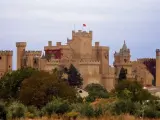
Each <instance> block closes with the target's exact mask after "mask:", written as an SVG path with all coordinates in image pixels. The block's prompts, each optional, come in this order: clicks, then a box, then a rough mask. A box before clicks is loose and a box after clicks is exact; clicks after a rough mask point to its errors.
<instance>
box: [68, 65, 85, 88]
mask: <svg viewBox="0 0 160 120" xmlns="http://www.w3.org/2000/svg"><path fill="white" fill-rule="evenodd" d="M65 72H66V73H67V74H68V83H69V85H71V86H77V87H80V86H81V85H82V84H83V78H82V77H81V74H80V73H79V72H78V70H77V69H76V68H75V67H74V65H72V64H71V65H70V67H69V69H66V68H65Z"/></svg>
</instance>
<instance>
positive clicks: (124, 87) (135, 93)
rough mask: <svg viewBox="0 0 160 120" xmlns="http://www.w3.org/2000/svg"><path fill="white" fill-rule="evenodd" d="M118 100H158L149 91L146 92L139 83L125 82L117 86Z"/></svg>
mask: <svg viewBox="0 0 160 120" xmlns="http://www.w3.org/2000/svg"><path fill="white" fill-rule="evenodd" d="M115 91H116V93H117V96H118V98H120V99H130V100H132V101H133V102H135V101H140V102H142V101H145V100H156V99H157V98H156V97H154V96H153V95H151V93H149V91H148V90H144V89H143V88H142V85H141V84H140V83H139V82H138V81H129V80H124V81H121V82H119V83H118V84H117V85H116V86H115Z"/></svg>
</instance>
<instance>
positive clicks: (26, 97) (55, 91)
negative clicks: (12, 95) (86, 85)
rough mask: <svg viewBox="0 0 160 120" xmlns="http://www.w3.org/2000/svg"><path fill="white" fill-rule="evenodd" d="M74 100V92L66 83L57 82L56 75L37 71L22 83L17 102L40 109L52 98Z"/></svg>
mask: <svg viewBox="0 0 160 120" xmlns="http://www.w3.org/2000/svg"><path fill="white" fill-rule="evenodd" d="M53 96H55V97H60V98H64V99H68V100H70V101H71V100H75V99H76V91H75V89H74V88H72V87H71V86H69V85H68V83H67V82H65V81H62V80H59V78H58V75H57V74H56V73H52V74H49V73H48V72H44V71H39V72H37V73H35V74H33V75H32V76H31V77H30V78H27V79H25V80H24V81H23V82H22V87H21V89H20V94H19V100H20V101H21V102H22V103H24V104H26V105H34V106H37V107H39V108H40V107H42V106H44V105H45V104H46V103H48V102H49V101H50V100H52V97H53Z"/></svg>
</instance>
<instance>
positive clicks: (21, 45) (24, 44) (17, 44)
mask: <svg viewBox="0 0 160 120" xmlns="http://www.w3.org/2000/svg"><path fill="white" fill-rule="evenodd" d="M26 46H27V43H26V42H16V47H26Z"/></svg>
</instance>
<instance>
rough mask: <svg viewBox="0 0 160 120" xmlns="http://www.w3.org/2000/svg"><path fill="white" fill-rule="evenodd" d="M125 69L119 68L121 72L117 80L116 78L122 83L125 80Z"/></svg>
mask: <svg viewBox="0 0 160 120" xmlns="http://www.w3.org/2000/svg"><path fill="white" fill-rule="evenodd" d="M126 75H127V69H124V68H123V67H122V68H121V70H120V73H119V78H118V80H119V81H122V80H125V79H127V76H126Z"/></svg>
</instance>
